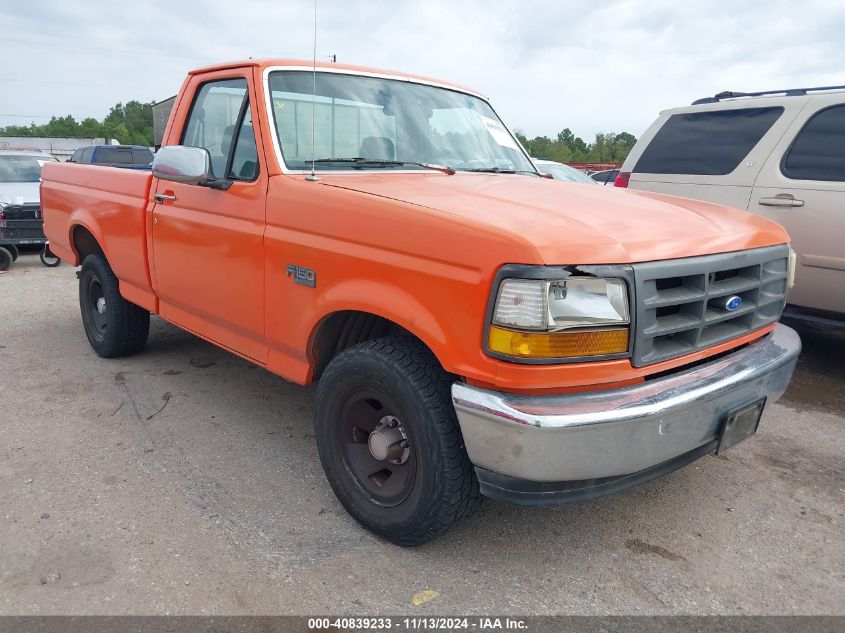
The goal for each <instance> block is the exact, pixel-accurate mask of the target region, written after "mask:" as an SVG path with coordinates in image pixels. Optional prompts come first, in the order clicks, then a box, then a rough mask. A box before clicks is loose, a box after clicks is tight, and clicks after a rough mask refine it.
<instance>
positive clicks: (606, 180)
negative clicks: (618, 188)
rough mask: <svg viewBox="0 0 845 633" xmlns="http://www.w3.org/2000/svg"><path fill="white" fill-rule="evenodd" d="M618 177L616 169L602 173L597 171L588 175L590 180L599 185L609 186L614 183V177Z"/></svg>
mask: <svg viewBox="0 0 845 633" xmlns="http://www.w3.org/2000/svg"><path fill="white" fill-rule="evenodd" d="M618 175H619V170H618V169H605V170H604V171H597V172H594V173H592V174H590V178H592V179H593V180H595V181H596V182H597V183H599V184H600V185H610V186H611V187H612V186H613V183H614V182H616V176H618Z"/></svg>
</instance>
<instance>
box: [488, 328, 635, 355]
mask: <svg viewBox="0 0 845 633" xmlns="http://www.w3.org/2000/svg"><path fill="white" fill-rule="evenodd" d="M487 346H488V347H489V348H490V351H492V352H498V353H499V354H505V355H507V356H515V357H517V358H579V357H582V356H607V355H609V354H623V353H625V352H627V351H628V329H627V328H614V329H607V330H576V331H572V332H517V331H515V330H506V329H504V328H500V327H496V326H495V325H493V326H491V327H490V334H489V336H488V337H487Z"/></svg>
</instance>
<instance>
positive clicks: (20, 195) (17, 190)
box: [0, 182, 41, 204]
mask: <svg viewBox="0 0 845 633" xmlns="http://www.w3.org/2000/svg"><path fill="white" fill-rule="evenodd" d="M40 184H41V183H39V182H0V202H4V203H6V204H12V203H14V202H16V198H17V199H18V200H17V201H18V202H20V201H22V202H23V203H24V204H26V203H27V202H38V201H39V199H40V196H39V190H38V187H39V185H40ZM20 199H22V200H20Z"/></svg>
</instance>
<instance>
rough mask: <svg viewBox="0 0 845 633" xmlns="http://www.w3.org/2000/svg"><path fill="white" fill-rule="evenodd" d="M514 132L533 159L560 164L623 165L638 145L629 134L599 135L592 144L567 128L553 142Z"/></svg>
mask: <svg viewBox="0 0 845 633" xmlns="http://www.w3.org/2000/svg"><path fill="white" fill-rule="evenodd" d="M514 133H515V134H516V137H517V138H518V139H519V142H520V143H522V145H523V147H525V149H526V150H528V153H529V154H531V156H533V157H534V158H545V159H547V160H554V161H557V162H559V163H621V162H622V161H623V160H625V157H626V156H628V152H630V151H631V149H632V148H633V147H634V144H635V143H636V142H637V139H636V137H635V136H634V135H633V134H629V133H628V132H621V133H618V134H617V133H616V132H608V133H599V134H596V139H595V141H593V142H592V143H590V144H587V143H586V142H584V140H583V139H582V138H580V137H578V136H575V134H574V133H573V132H572V130H570V129H569V128H564V130H563V131H562V132H560V133H558V135H557V136H556V137H555V138H554V139H551V138H549V137H548V136H537V137H535V138H532V139H529V138H528V137H526V136H525V134H524V133H523V132H522V131H520V130H516V131H515V132H514Z"/></svg>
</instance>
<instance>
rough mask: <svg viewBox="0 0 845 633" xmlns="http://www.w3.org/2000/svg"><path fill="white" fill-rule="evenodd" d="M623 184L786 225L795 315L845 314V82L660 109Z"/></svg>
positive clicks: (722, 97) (621, 179)
mask: <svg viewBox="0 0 845 633" xmlns="http://www.w3.org/2000/svg"><path fill="white" fill-rule="evenodd" d="M616 186H617V187H630V188H631V189H645V190H648V191H656V192H660V193H668V194H673V195H677V196H685V197H687V198H698V199H701V200H709V201H712V202H718V203H721V204H726V205H729V206H733V207H739V208H741V209H747V210H748V211H750V212H752V213H757V214H759V215H764V216H766V217H768V218H771V219H772V220H775V221H777V222H779V223H780V224H782V225H783V226H784V227H785V228H786V230H787V231H788V232H789V234H790V236H791V237H792V247H793V248H794V249H795V252H796V255H797V272H796V283H795V287H794V288H792V289H791V290H790V291H789V295H788V297H787V300H788V301H789V303H790V304H791V306H792V310H790V311H788V312H789V313H791V314H792V315H793V316H803V317H805V318H809V319H811V320H815V321H819V320H821V321H827V320H830V319H832V320H836V321H839V322H841V321H842V320H843V319H845V86H837V87H829V88H806V89H803V88H802V89H793V90H778V91H767V92H756V93H736V92H723V93H720V94H718V95H716V96H715V97H709V98H706V99H700V100H698V101H696V102H694V103H693V104H692V105H691V106H686V107H680V108H673V109H671V110H665V111H664V112H661V113H660V116H659V117H658V118H657V120H656V121H655V122H654V123H653V124H652V125H651V127H649V128H648V130H646V132H645V133H644V134H643V135H642V137H641V138H640V139H639V141H638V142H637V144H636V146H635V147H634V149H633V150H632V151H631V153H630V154H629V156H628V158H627V159H626V160H625V163H624V164H623V165H622V170H621V172H620V174H619V176H617V179H616Z"/></svg>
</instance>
